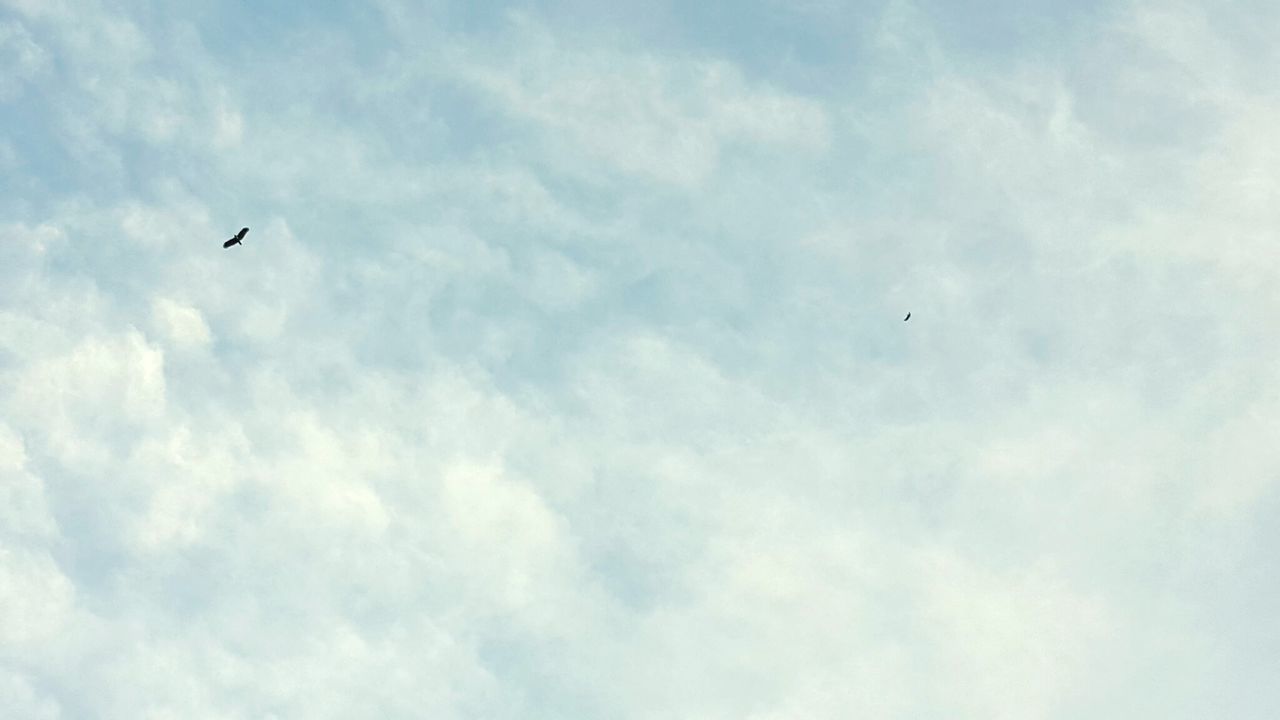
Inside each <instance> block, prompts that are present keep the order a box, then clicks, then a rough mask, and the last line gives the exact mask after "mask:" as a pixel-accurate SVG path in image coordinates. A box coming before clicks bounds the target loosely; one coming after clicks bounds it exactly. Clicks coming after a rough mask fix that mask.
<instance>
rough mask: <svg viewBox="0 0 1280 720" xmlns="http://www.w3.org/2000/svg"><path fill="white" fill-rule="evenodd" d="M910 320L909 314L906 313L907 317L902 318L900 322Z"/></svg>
mask: <svg viewBox="0 0 1280 720" xmlns="http://www.w3.org/2000/svg"><path fill="white" fill-rule="evenodd" d="M910 319H911V313H907V316H906V317H904V318H902V322H906V321H908V320H910Z"/></svg>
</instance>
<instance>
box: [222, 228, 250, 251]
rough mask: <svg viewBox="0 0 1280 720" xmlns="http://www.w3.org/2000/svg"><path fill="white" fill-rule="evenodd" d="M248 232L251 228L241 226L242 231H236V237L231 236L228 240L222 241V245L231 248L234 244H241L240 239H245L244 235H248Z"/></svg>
mask: <svg viewBox="0 0 1280 720" xmlns="http://www.w3.org/2000/svg"><path fill="white" fill-rule="evenodd" d="M247 234H249V228H240V232H238V233H236V236H235V237H233V238H231V239H230V240H228V241H226V242H224V243H222V247H224V248H229V247H231V246H232V245H239V244H240V241H241V240H244V236H245V235H247Z"/></svg>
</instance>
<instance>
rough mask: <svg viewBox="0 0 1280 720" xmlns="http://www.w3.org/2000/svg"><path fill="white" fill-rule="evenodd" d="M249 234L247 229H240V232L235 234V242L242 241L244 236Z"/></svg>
mask: <svg viewBox="0 0 1280 720" xmlns="http://www.w3.org/2000/svg"><path fill="white" fill-rule="evenodd" d="M248 234H249V228H240V232H238V233H236V239H237V240H243V239H244V236H245V235H248Z"/></svg>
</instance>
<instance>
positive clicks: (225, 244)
mask: <svg viewBox="0 0 1280 720" xmlns="http://www.w3.org/2000/svg"><path fill="white" fill-rule="evenodd" d="M236 242H237V239H236V238H231V239H230V240H228V241H226V242H224V243H222V247H224V248H229V247H231V246H232V245H235V244H236Z"/></svg>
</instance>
